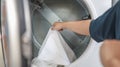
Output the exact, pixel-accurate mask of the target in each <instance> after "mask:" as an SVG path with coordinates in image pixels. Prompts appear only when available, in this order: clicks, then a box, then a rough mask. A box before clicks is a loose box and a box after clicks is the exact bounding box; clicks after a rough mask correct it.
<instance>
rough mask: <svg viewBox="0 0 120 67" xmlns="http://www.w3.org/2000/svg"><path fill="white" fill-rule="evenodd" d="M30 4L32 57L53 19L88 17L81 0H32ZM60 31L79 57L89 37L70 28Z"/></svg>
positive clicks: (71, 19) (35, 53)
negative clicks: (41, 0)
mask: <svg viewBox="0 0 120 67" xmlns="http://www.w3.org/2000/svg"><path fill="white" fill-rule="evenodd" d="M30 6H31V16H32V27H33V43H34V45H33V47H34V50H33V53H34V57H35V56H36V55H37V53H38V50H39V49H40V46H41V44H42V42H43V41H44V39H45V36H46V34H47V32H48V30H49V28H50V27H51V25H52V24H53V23H54V22H55V21H74V20H82V19H89V18H90V17H89V12H88V10H87V8H86V7H85V4H84V3H83V2H82V0H44V1H43V2H41V3H40V1H32V2H31V3H30ZM60 33H61V34H62V36H63V38H64V39H65V41H66V42H67V43H68V45H69V46H70V47H71V48H72V50H73V51H74V52H75V54H76V56H77V57H80V56H81V55H82V53H83V52H84V51H85V49H86V48H87V46H88V43H89V41H90V37H89V36H82V35H78V34H76V33H74V32H72V31H70V30H64V31H62V32H60Z"/></svg>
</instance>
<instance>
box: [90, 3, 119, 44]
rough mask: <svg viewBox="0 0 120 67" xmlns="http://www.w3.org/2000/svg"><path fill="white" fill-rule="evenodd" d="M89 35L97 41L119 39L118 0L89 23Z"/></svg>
mask: <svg viewBox="0 0 120 67" xmlns="http://www.w3.org/2000/svg"><path fill="white" fill-rule="evenodd" d="M90 35H91V37H92V38H93V39H94V40H96V41H97V42H101V41H104V40H106V39H116V40H120V1H119V2H118V3H117V4H116V5H115V6H113V7H112V8H110V9H109V10H108V11H106V12H105V13H104V14H103V15H102V16H100V17H98V18H97V19H96V20H93V21H92V22H91V23H90Z"/></svg>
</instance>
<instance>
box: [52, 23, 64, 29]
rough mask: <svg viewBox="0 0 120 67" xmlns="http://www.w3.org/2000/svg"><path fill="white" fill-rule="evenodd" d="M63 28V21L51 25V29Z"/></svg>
mask: <svg viewBox="0 0 120 67" xmlns="http://www.w3.org/2000/svg"><path fill="white" fill-rule="evenodd" d="M63 28H64V27H63V22H55V23H54V24H53V26H52V30H58V31H62V30H63Z"/></svg>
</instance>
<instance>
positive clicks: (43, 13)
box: [0, 0, 118, 67]
mask: <svg viewBox="0 0 120 67" xmlns="http://www.w3.org/2000/svg"><path fill="white" fill-rule="evenodd" d="M117 1H118V0H1V25H0V27H1V28H0V35H1V37H0V67H103V65H102V63H101V61H100V54H99V51H100V47H101V45H102V42H100V43H97V42H96V41H95V40H93V39H92V38H91V37H90V36H85V35H79V34H77V33H74V32H72V31H71V30H68V29H65V30H63V31H59V33H60V34H61V36H62V37H63V39H64V41H65V42H66V43H67V44H68V46H69V47H70V49H71V50H72V51H73V53H74V54H75V57H76V58H75V59H74V60H72V61H70V64H69V65H62V64H55V63H52V61H51V62H46V61H44V62H43V61H35V60H39V59H37V57H38V56H39V53H40V50H41V51H42V49H43V48H44V45H42V44H43V42H44V41H45V39H46V36H47V34H48V31H49V29H50V28H51V27H52V25H53V24H54V23H55V22H61V23H62V22H66V21H80V20H87V19H93V20H94V19H96V18H97V17H99V16H100V15H102V14H103V13H104V12H105V11H107V10H108V9H109V8H111V7H112V6H114V5H115V4H116V2H117ZM56 45H57V44H56ZM41 48H42V49H41ZM46 55H47V54H46ZM49 55H50V54H48V57H49ZM54 60H57V58H54ZM40 64H41V65H40Z"/></svg>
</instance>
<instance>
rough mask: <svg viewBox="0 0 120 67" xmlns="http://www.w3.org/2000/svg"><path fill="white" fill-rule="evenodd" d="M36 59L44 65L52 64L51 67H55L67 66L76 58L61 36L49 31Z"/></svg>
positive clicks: (56, 32)
mask: <svg viewBox="0 0 120 67" xmlns="http://www.w3.org/2000/svg"><path fill="white" fill-rule="evenodd" d="M36 59H37V60H38V61H39V62H44V64H45V63H46V64H48V65H53V64H54V65H53V67H57V66H56V65H69V64H70V63H71V62H73V61H74V60H75V59H76V56H75V54H74V52H73V51H72V49H71V48H70V47H69V46H68V44H67V43H66V42H65V41H64V39H63V38H62V36H61V34H60V33H59V32H58V31H55V30H51V29H50V30H49V32H48V34H47V36H46V38H45V40H44V42H43V44H42V47H41V49H40V51H39V54H38V57H37V58H36ZM34 62H35V60H34ZM37 67H42V66H41V65H40V66H37ZM44 67H45V66H44ZM46 67H47V66H46ZM48 67H51V66H48Z"/></svg>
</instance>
